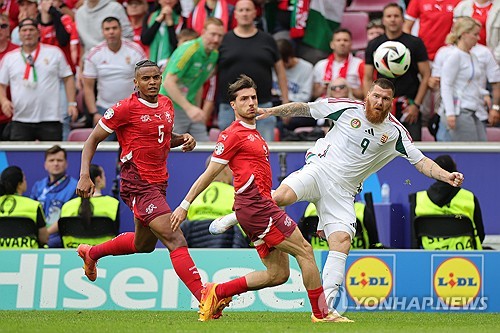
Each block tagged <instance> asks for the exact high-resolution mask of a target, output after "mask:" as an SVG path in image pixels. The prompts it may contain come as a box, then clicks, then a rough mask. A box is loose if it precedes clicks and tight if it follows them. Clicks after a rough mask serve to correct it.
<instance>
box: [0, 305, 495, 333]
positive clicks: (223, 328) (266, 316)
mask: <svg viewBox="0 0 500 333" xmlns="http://www.w3.org/2000/svg"><path fill="white" fill-rule="evenodd" d="M348 317H349V318H351V319H353V320H355V323H328V324H325V323H318V324H312V323H311V322H310V318H309V314H308V313H300V312H231V311H227V312H226V313H225V315H224V316H223V317H222V318H221V319H219V320H212V321H210V322H206V323H202V322H198V321H197V318H198V317H197V314H196V312H195V311H191V312H184V311H183V312H181V311H87V310H86V311H75V310H68V311H31V310H29V311H0V332H2V333H3V332H12V333H17V332H19V333H21V332H22V333H25V332H28V333H30V332H43V333H47V332H49V333H59V332H64V333H66V332H67V333H79V332H82V333H83V332H84V333H104V332H117V333H128V332H130V333H148V332H154V333H159V332H165V333H173V332H193V333H194V332H203V333H205V332H207V333H210V332H214V333H221V332H224V333H238V332H251V333H255V332H256V333H265V332H270V333H271V332H272V333H281V332H301V333H307V332H349V333H357V332H367V333H377V332H405V333H406V332H429V333H430V332H432V333H434V332H437V333H447V332H449V333H460V332H464V333H474V332H479V333H489V332H491V333H498V332H500V314H495V313H492V314H486V313H482V314H481V313H453V312H449V313H415V312H352V313H349V314H348Z"/></svg>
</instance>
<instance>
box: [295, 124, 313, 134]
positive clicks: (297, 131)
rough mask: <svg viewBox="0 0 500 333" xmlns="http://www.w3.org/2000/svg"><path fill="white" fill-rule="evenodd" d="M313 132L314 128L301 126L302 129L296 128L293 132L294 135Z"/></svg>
mask: <svg viewBox="0 0 500 333" xmlns="http://www.w3.org/2000/svg"><path fill="white" fill-rule="evenodd" d="M313 130H314V126H303V127H297V128H296V129H294V130H293V131H294V132H295V133H302V132H312V131H313Z"/></svg>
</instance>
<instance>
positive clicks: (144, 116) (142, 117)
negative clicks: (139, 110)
mask: <svg viewBox="0 0 500 333" xmlns="http://www.w3.org/2000/svg"><path fill="white" fill-rule="evenodd" d="M141 120H142V122H143V123H147V122H148V121H151V117H150V116H149V114H143V115H142V116H141Z"/></svg>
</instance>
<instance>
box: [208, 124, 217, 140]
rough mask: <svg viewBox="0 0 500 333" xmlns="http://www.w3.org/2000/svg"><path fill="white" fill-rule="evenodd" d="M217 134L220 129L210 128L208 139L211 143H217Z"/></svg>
mask: <svg viewBox="0 0 500 333" xmlns="http://www.w3.org/2000/svg"><path fill="white" fill-rule="evenodd" d="M219 134H220V129H218V128H215V127H212V128H211V129H210V130H209V131H208V139H209V140H210V141H212V142H217V139H218V138H219Z"/></svg>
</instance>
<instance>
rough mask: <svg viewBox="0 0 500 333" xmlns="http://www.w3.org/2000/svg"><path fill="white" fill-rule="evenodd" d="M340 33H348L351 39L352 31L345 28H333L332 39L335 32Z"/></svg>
mask: <svg viewBox="0 0 500 333" xmlns="http://www.w3.org/2000/svg"><path fill="white" fill-rule="evenodd" d="M340 33H346V34H348V35H349V37H351V39H352V32H351V30H349V29H346V28H338V29H337V30H335V31H334V32H333V35H332V39H333V36H335V35H336V34H340Z"/></svg>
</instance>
